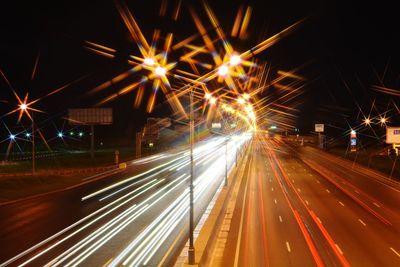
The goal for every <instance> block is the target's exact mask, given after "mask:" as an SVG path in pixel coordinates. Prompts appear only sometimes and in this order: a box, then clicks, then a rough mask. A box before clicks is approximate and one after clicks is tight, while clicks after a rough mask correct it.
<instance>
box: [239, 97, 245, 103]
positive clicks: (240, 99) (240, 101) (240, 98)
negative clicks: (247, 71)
mask: <svg viewBox="0 0 400 267" xmlns="http://www.w3.org/2000/svg"><path fill="white" fill-rule="evenodd" d="M237 102H238V103H239V104H244V103H245V102H246V101H245V100H244V98H242V97H239V98H238V99H237Z"/></svg>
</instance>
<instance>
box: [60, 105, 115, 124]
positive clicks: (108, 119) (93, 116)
mask: <svg viewBox="0 0 400 267" xmlns="http://www.w3.org/2000/svg"><path fill="white" fill-rule="evenodd" d="M68 121H69V124H70V125H110V124H112V122H113V113H112V108H74V109H68Z"/></svg>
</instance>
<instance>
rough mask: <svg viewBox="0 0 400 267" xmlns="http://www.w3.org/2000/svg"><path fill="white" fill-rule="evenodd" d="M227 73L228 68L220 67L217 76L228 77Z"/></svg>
mask: <svg viewBox="0 0 400 267" xmlns="http://www.w3.org/2000/svg"><path fill="white" fill-rule="evenodd" d="M228 72H229V68H228V66H226V65H222V66H220V67H219V68H218V75H219V76H221V77H225V76H226V75H228Z"/></svg>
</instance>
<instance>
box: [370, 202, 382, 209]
mask: <svg viewBox="0 0 400 267" xmlns="http://www.w3.org/2000/svg"><path fill="white" fill-rule="evenodd" d="M372 204H374V205H375V206H377V207H378V208H380V207H381V206H379V205H378V204H376V203H375V202H374V203H372Z"/></svg>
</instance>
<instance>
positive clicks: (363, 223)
mask: <svg viewBox="0 0 400 267" xmlns="http://www.w3.org/2000/svg"><path fill="white" fill-rule="evenodd" d="M358 221H359V222H360V223H361V224H362V225H364V226H366V224H365V222H363V221H362V220H361V219H358Z"/></svg>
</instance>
